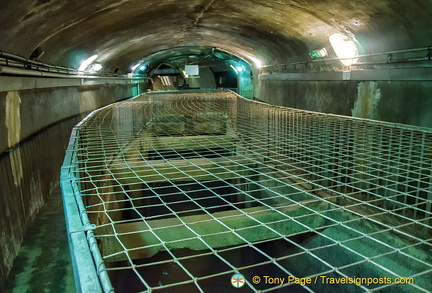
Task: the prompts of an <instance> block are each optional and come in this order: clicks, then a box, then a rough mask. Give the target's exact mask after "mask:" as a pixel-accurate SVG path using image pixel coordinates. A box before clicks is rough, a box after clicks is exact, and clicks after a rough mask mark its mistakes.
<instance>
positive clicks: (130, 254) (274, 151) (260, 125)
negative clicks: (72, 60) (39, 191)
mask: <svg viewBox="0 0 432 293" xmlns="http://www.w3.org/2000/svg"><path fill="white" fill-rule="evenodd" d="M212 182H213V183H212ZM214 182H217V184H214ZM71 185H72V186H73V191H71V190H67V188H68V186H71ZM62 187H63V196H64V198H65V200H66V202H68V201H69V202H71V206H73V208H74V209H76V210H77V211H76V212H75V213H71V212H70V211H69V215H70V217H69V222H68V225H69V226H71V225H76V222H75V224H74V223H73V221H74V220H73V218H74V217H75V220H76V219H78V217H77V216H78V215H79V218H80V222H79V223H80V225H81V226H80V227H81V228H73V229H71V228H70V229H69V233H72V234H73V232H70V231H71V230H74V231H75V232H76V231H78V232H79V233H80V234H79V235H81V236H85V237H86V239H87V240H88V243H89V244H87V246H88V251H91V252H92V253H93V258H94V260H95V264H96V265H95V267H96V270H93V269H92V268H91V266H89V264H85V265H81V264H80V263H79V262H80V261H79V260H78V264H77V265H76V267H77V271H80V270H81V274H82V272H83V271H84V272H87V271H92V270H93V272H96V274H97V275H98V279H99V280H100V281H101V283H102V284H103V285H101V290H103V291H105V292H108V291H111V290H113V288H112V284H114V285H115V287H116V289H117V290H120V291H121V290H125V291H128V292H131V290H136V291H159V290H174V291H185V290H186V291H188V292H194V291H197V292H204V291H205V292H213V291H215V292H216V291H220V290H222V289H223V290H226V289H227V288H232V287H230V286H231V285H230V277H231V275H233V274H234V273H238V272H239V273H242V274H243V275H244V276H245V286H244V287H242V288H241V289H236V290H244V291H248V290H249V291H257V290H259V291H261V292H270V291H277V290H288V291H289V290H293V291H295V292H299V291H306V292H322V291H323V290H338V288H339V290H347V288H348V290H349V291H352V292H357V291H359V292H362V291H368V290H370V291H383V292H385V291H391V292H395V291H400V292H417V291H418V292H429V291H431V290H432V285H431V284H432V282H431V281H432V256H431V254H430V253H429V251H430V250H431V249H432V248H431V245H432V241H431V240H432V237H431V234H432V233H431V231H432V230H431V203H432V131H431V130H430V129H422V128H417V127H411V126H405V125H397V124H391V123H382V122H377V121H371V120H363V119H356V118H348V117H343V116H337V115H328V114H322V113H315V112H309V111H302V110H297V109H289V108H284V107H276V106H270V105H267V104H263V103H258V102H254V101H250V100H247V99H244V98H241V97H240V96H238V95H236V94H234V93H232V92H224V91H213V92H208V91H182V92H157V93H156V92H155V93H147V94H144V95H141V96H139V97H137V98H134V99H132V100H129V101H125V102H121V103H117V104H114V105H111V106H108V107H105V108H102V109H100V110H98V111H95V112H94V113H92V114H91V115H89V116H88V117H87V118H86V119H85V120H84V121H83V122H81V123H80V124H79V125H78V126H77V127H76V128H75V129H74V132H73V135H72V138H71V143H70V145H69V151H68V155H67V157H66V159H65V164H64V167H63V169H62ZM74 202H75V206H74ZM65 210H66V213H67V217H68V204H65ZM71 243H72V244H73V241H72V240H71ZM80 245H81V246H82V243H81V244H80ZM84 246H85V245H84ZM76 251H77V247H73V248H72V253H73V254H74V252H75V253H76ZM73 257H74V256H73ZM75 258H76V256H75ZM80 266H81V269H80V268H79V267H80ZM198 268H199V269H198ZM85 274H87V273H85ZM264 275H268V276H270V277H281V278H285V279H286V278H287V276H295V277H297V278H311V280H313V281H314V282H315V283H312V284H307V285H304V286H301V285H299V284H292V283H290V284H288V283H287V282H286V281H285V283H284V284H282V285H280V284H264V282H261V283H260V284H254V283H253V282H252V277H253V276H261V277H263V276H264ZM324 275H325V276H326V277H328V278H330V277H333V278H345V279H346V280H351V281H353V280H358V279H359V278H367V277H369V278H384V277H386V278H390V279H391V280H394V279H395V278H414V280H415V283H414V284H405V285H401V284H398V285H395V284H390V283H388V282H386V283H385V284H369V285H365V284H357V285H356V284H351V285H347V284H339V285H334V284H333V285H329V284H322V282H323V279H322V277H321V276H324ZM126 277H127V280H128V281H127V282H126V283H125V282H121V281H119V280H122V279H125V278H126ZM133 279H134V280H133ZM390 279H387V280H390ZM327 280H329V279H327ZM317 281H318V282H317ZM92 282H93V283H94V279H92ZM78 283H79V281H78ZM111 283H112V284H111ZM78 286H80V287H81V289H82V290H84V291H85V289H86V288H85V287H86V286H83V285H82V284H81V285H80V284H78ZM128 286H131V287H128ZM328 286H331V287H328ZM132 287H134V288H133V289H132ZM326 288H327V289H326Z"/></svg>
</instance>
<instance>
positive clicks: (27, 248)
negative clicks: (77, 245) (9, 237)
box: [5, 187, 75, 293]
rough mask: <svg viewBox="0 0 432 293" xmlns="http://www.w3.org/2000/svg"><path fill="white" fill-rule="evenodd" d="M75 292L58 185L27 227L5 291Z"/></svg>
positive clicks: (29, 292)
mask: <svg viewBox="0 0 432 293" xmlns="http://www.w3.org/2000/svg"><path fill="white" fill-rule="evenodd" d="M33 292H35V293H41V292H45V293H48V292H53V293H54V292H55V293H58V292H65V293H69V292H71V293H72V292H75V290H74V280H73V272H72V266H71V261H70V254H69V244H68V240H67V234H66V226H65V219H64V214H63V205H62V198H61V191H60V187H57V188H56V189H55V192H54V193H53V194H52V195H51V197H50V198H49V199H48V200H47V202H46V204H45V205H44V206H43V208H42V209H41V211H40V213H39V214H38V215H37V217H36V219H35V221H34V223H33V224H32V226H31V227H30V228H29V231H28V233H27V234H26V237H25V239H24V242H23V245H22V247H21V249H20V251H19V254H18V256H17V258H16V259H15V262H14V265H13V268H12V270H11V272H10V275H9V278H8V280H7V281H6V287H5V293H33Z"/></svg>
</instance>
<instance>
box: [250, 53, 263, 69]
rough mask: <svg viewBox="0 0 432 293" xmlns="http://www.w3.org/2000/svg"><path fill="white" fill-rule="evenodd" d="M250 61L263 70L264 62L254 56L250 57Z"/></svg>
mask: <svg viewBox="0 0 432 293" xmlns="http://www.w3.org/2000/svg"><path fill="white" fill-rule="evenodd" d="M248 57H249V59H250V60H252V62H253V63H254V64H255V67H256V68H261V67H262V61H261V60H260V59H258V58H256V57H254V56H248Z"/></svg>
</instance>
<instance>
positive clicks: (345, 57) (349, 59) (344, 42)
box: [329, 33, 358, 66]
mask: <svg viewBox="0 0 432 293" xmlns="http://www.w3.org/2000/svg"><path fill="white" fill-rule="evenodd" d="M329 41H330V44H331V45H332V47H333V50H334V51H335V53H336V56H337V57H338V58H340V59H341V60H340V61H341V62H342V64H344V65H346V66H350V65H352V64H354V63H356V62H357V61H358V58H354V57H357V56H358V50H357V46H356V44H355V43H354V42H353V41H352V40H351V39H350V38H349V37H347V36H345V35H342V34H337V33H336V34H332V35H331V36H330V37H329Z"/></svg>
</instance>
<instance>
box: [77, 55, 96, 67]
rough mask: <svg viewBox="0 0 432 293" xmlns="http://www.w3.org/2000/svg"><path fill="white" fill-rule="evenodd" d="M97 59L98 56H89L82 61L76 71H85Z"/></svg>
mask: <svg viewBox="0 0 432 293" xmlns="http://www.w3.org/2000/svg"><path fill="white" fill-rule="evenodd" d="M97 57H98V55H93V56H90V57H89V58H87V59H86V60H84V61H83V62H81V65H80V67H79V68H78V70H79V71H85V70H86V69H87V67H89V65H90V64H92V63H93V61H95V60H96V58H97Z"/></svg>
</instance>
